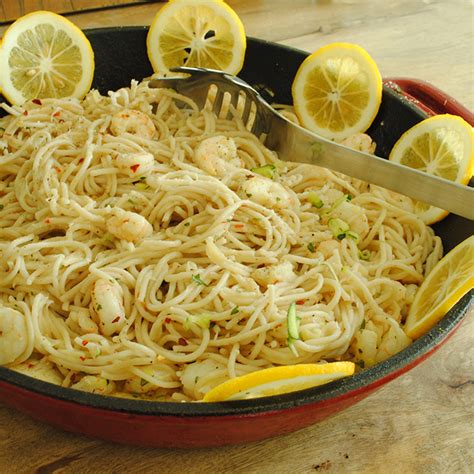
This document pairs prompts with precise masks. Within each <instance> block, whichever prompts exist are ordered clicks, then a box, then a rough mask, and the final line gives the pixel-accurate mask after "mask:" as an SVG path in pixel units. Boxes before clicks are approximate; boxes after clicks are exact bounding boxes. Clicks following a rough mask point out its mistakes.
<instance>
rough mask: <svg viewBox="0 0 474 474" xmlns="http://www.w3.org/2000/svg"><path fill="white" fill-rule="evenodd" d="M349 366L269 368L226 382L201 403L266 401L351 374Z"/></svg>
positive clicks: (332, 364) (304, 365) (352, 364)
mask: <svg viewBox="0 0 474 474" xmlns="http://www.w3.org/2000/svg"><path fill="white" fill-rule="evenodd" d="M354 368H355V365H354V363H353V362H331V363H329V364H298V365H284V366H281V367H271V368H269V369H263V370H258V371H256V372H251V373H250V374H246V375H242V376H240V377H236V378H234V379H230V380H227V381H225V382H223V383H221V384H220V385H217V387H214V388H213V389H211V390H210V391H209V392H207V393H206V395H205V396H204V399H203V401H204V402H223V401H228V400H243V399H248V398H258V397H268V396H271V395H281V394H283V393H288V392H294V391H297V390H304V389H306V388H310V387H316V386H318V385H323V384H325V383H328V382H332V381H333V380H337V379H339V378H341V377H347V376H348V375H352V374H353V373H354Z"/></svg>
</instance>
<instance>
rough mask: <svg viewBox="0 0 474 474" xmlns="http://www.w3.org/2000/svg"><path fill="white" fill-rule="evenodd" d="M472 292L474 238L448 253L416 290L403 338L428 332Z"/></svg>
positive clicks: (473, 283)
mask: <svg viewBox="0 0 474 474" xmlns="http://www.w3.org/2000/svg"><path fill="white" fill-rule="evenodd" d="M472 288H474V235H473V236H471V237H469V238H468V239H466V240H464V241H463V242H461V243H460V244H459V245H457V246H456V247H454V248H453V249H452V250H451V251H450V252H448V253H447V254H446V255H445V256H444V257H443V258H442V259H441V260H440V261H439V262H438V263H437V264H436V266H435V267H434V268H433V270H432V271H431V273H430V274H429V275H428V277H427V278H426V280H425V281H424V282H423V283H422V285H421V286H420V288H419V290H418V292H417V294H416V296H415V300H414V301H413V304H412V306H411V308H410V311H409V313H408V317H407V320H406V322H405V333H406V334H407V336H408V337H410V338H412V339H415V338H418V337H420V336H422V335H423V334H424V333H426V332H427V331H429V330H430V329H431V328H432V327H433V326H434V325H435V324H436V323H437V322H438V321H439V320H440V319H441V318H442V317H443V316H444V315H445V314H446V313H447V312H448V311H449V310H450V309H451V308H452V307H453V306H454V305H455V304H456V303H457V302H458V301H459V299H460V298H461V297H462V296H463V295H465V294H466V293H467V292H468V291H469V290H470V289H472Z"/></svg>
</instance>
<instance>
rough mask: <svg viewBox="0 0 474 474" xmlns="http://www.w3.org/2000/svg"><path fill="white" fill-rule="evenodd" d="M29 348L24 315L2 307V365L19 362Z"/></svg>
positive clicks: (0, 360)
mask: <svg viewBox="0 0 474 474" xmlns="http://www.w3.org/2000/svg"><path fill="white" fill-rule="evenodd" d="M27 346H28V334H27V329H26V321H25V317H24V316H23V314H21V313H20V312H19V311H17V310H15V309H13V308H6V307H2V306H0V365H6V364H11V363H12V362H15V361H17V360H18V359H19V358H20V357H21V355H22V354H23V353H24V352H25V350H26V348H27Z"/></svg>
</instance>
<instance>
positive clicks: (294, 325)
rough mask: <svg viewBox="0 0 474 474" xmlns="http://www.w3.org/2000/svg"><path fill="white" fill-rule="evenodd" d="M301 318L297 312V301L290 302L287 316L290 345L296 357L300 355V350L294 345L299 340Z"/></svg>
mask: <svg viewBox="0 0 474 474" xmlns="http://www.w3.org/2000/svg"><path fill="white" fill-rule="evenodd" d="M299 320H300V318H299V317H298V315H297V314H296V303H295V302H294V301H293V303H291V304H290V306H289V308H288V314H287V317H286V325H287V330H288V338H287V342H288V347H289V348H290V350H291V352H293V354H294V355H295V357H298V356H299V354H298V351H297V350H296V347H295V346H294V342H295V341H297V340H299V338H300V331H299V325H300V323H299Z"/></svg>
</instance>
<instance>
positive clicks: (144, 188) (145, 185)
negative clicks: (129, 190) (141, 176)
mask: <svg viewBox="0 0 474 474" xmlns="http://www.w3.org/2000/svg"><path fill="white" fill-rule="evenodd" d="M136 186H137V188H138V189H141V190H142V191H145V190H146V189H150V186H148V184H146V183H145V182H138V183H136Z"/></svg>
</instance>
